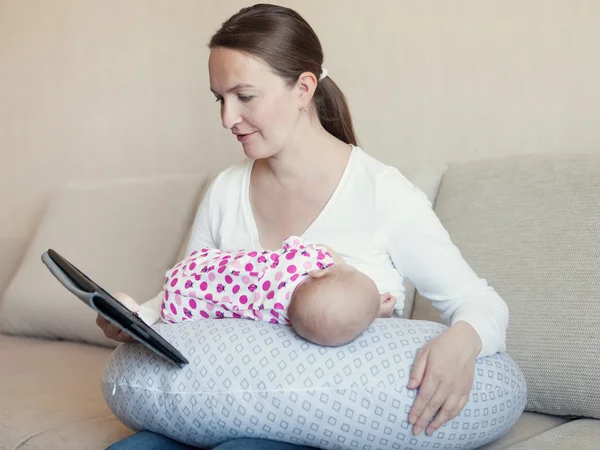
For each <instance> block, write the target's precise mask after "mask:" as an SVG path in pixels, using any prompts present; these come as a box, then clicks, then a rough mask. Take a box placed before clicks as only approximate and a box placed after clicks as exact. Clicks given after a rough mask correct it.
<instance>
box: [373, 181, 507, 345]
mask: <svg viewBox="0 0 600 450" xmlns="http://www.w3.org/2000/svg"><path fill="white" fill-rule="evenodd" d="M390 175H391V177H389V178H390V179H388V180H387V181H386V182H385V183H384V185H385V188H386V191H385V193H384V194H383V195H384V196H385V197H386V201H384V202H382V203H381V205H382V206H384V207H387V208H388V211H387V213H384V214H386V215H384V216H383V217H386V219H385V220H386V222H387V223H388V226H387V227H386V229H387V242H388V251H389V254H390V256H391V258H392V261H393V263H394V265H395V266H396V269H397V270H398V271H399V272H400V273H401V274H402V275H403V276H405V277H406V278H408V279H409V280H410V281H411V282H412V283H413V284H414V285H415V287H416V288H417V290H418V291H419V293H420V294H421V295H423V296H424V297H426V298H428V299H429V300H431V301H432V304H433V306H435V308H437V309H438V310H439V311H440V312H441V313H442V314H441V317H442V320H443V321H444V322H445V323H446V324H448V325H453V324H455V323H456V322H459V321H461V320H462V321H465V322H467V323H469V324H470V325H471V326H472V327H473V328H474V329H475V331H477V333H478V334H479V337H480V338H481V341H482V344H483V345H482V349H481V352H480V353H479V356H488V355H492V354H494V353H496V352H498V351H504V350H505V349H506V329H507V327H508V317H509V314H508V307H507V305H506V303H505V302H504V300H502V298H501V297H500V296H499V295H498V293H497V292H496V291H495V290H494V289H493V288H492V287H491V286H489V285H488V284H487V282H486V280H485V279H481V278H479V277H478V276H477V275H476V274H475V272H474V271H473V269H472V268H471V267H470V266H469V265H468V264H467V262H466V261H465V260H464V258H463V257H462V255H461V253H460V251H459V250H458V248H457V247H456V246H455V245H454V244H453V243H452V241H451V239H450V236H449V234H448V232H447V231H446V229H445V228H444V227H443V225H442V224H441V222H440V220H439V219H438V217H437V216H436V215H435V213H434V212H433V210H432V209H431V203H430V202H429V200H428V199H427V197H426V196H425V194H423V193H422V192H421V191H420V190H418V189H417V188H415V187H414V186H413V185H412V184H410V182H408V180H406V179H405V178H404V177H402V175H400V173H399V172H397V173H396V174H390ZM394 193H395V194H394ZM398 202H399V203H398ZM394 204H395V206H394ZM399 205H401V206H399Z"/></svg>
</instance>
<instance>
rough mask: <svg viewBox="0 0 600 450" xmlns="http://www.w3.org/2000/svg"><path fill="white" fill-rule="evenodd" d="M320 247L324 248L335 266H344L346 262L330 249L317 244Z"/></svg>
mask: <svg viewBox="0 0 600 450" xmlns="http://www.w3.org/2000/svg"><path fill="white" fill-rule="evenodd" d="M319 246H320V247H323V248H326V249H327V251H328V252H329V253H330V254H331V256H332V258H333V262H334V263H336V264H346V261H344V260H343V259H342V257H341V256H340V255H339V254H338V253H337V252H336V251H335V250H334V249H332V248H331V247H327V246H326V245H323V244H319Z"/></svg>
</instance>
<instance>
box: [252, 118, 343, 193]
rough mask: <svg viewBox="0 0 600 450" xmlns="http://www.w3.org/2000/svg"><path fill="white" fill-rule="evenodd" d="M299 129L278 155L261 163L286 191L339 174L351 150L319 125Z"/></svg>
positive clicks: (308, 124) (306, 125)
mask: <svg viewBox="0 0 600 450" xmlns="http://www.w3.org/2000/svg"><path fill="white" fill-rule="evenodd" d="M306 122H307V123H306V124H303V125H305V126H299V127H298V130H297V132H296V133H295V138H294V139H292V140H291V142H290V143H289V144H288V145H287V146H286V148H284V149H282V150H281V151H280V152H279V153H277V154H276V155H274V156H271V157H270V158H267V159H265V160H263V164H264V166H263V168H264V169H266V170H267V171H268V172H270V173H271V175H272V176H273V177H274V178H275V179H276V180H277V182H278V183H279V184H280V185H282V186H286V187H291V188H293V187H294V186H295V185H297V184H299V183H304V182H306V181H313V180H319V179H323V178H328V177H331V176H335V175H336V174H337V173H338V172H343V171H344V169H345V167H346V164H347V162H348V159H349V157H350V152H351V147H350V146H349V145H348V144H346V143H344V142H342V141H340V140H339V139H337V138H336V137H334V136H332V135H331V134H329V133H328V132H327V131H326V130H325V129H324V128H323V127H322V126H321V124H320V123H318V125H315V124H310V123H308V122H309V121H308V120H307V121H306Z"/></svg>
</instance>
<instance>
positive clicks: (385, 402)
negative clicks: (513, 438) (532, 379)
mask: <svg viewBox="0 0 600 450" xmlns="http://www.w3.org/2000/svg"><path fill="white" fill-rule="evenodd" d="M155 328H156V330H157V331H158V332H159V333H160V334H161V335H162V336H164V337H165V338H166V339H167V340H168V341H169V342H171V343H173V344H174V345H175V346H176V347H177V348H178V349H179V350H180V351H181V352H182V353H183V354H184V356H186V357H187V358H188V359H189V360H190V364H189V365H187V366H185V367H184V368H183V369H178V368H177V367H175V366H174V365H172V364H170V363H169V362H167V361H166V360H163V359H162V358H160V357H158V356H156V355H155V354H154V353H152V352H151V351H150V350H148V349H146V348H145V347H144V346H143V345H141V344H139V343H131V344H124V345H121V346H119V347H118V348H117V349H116V350H115V351H114V352H113V354H112V355H111V357H110V359H109V361H108V363H107V366H106V368H105V371H104V375H103V380H102V389H103V393H104V397H105V399H106V401H107V403H108V405H109V407H110V409H111V410H112V411H113V413H114V414H115V415H116V416H117V417H118V418H119V419H120V420H121V421H122V422H123V423H124V424H125V425H127V426H128V427H130V428H132V429H134V430H142V429H146V430H151V431H154V432H157V433H160V434H163V435H165V436H169V437H171V438H173V439H176V440H178V441H180V442H184V443H187V444H190V445H194V446H197V447H200V448H211V447H213V446H215V445H217V444H219V443H221V442H224V441H227V440H230V439H234V438H241V437H256V438H259V437H260V438H267V439H273V440H278V441H285V442H291V443H296V444H305V445H311V446H314V447H318V448H322V449H361V450H377V449H381V450H384V449H385V450H387V449H417V448H430V449H431V448H439V449H454V448H461V449H468V448H476V447H478V446H481V445H484V444H486V443H488V442H490V441H493V440H495V439H497V438H498V437H500V436H501V435H502V434H504V433H505V432H507V431H508V430H509V429H510V428H511V427H512V426H513V425H514V423H515V422H516V421H517V419H518V418H519V416H520V415H521V413H522V412H523V409H524V407H525V402H526V396H527V394H526V385H525V380H524V378H523V374H522V372H521V370H520V369H519V368H518V367H517V365H516V364H515V362H514V361H513V360H512V359H511V358H510V357H509V356H508V355H506V354H503V353H497V354H495V355H492V356H489V357H485V358H479V359H477V362H476V368H475V379H474V383H473V388H472V390H471V394H470V397H469V402H468V403H467V405H466V407H465V408H464V409H463V411H462V412H461V413H460V415H459V416H457V417H455V418H454V419H453V420H451V421H450V422H448V423H447V424H445V425H444V426H443V427H441V428H440V429H439V430H437V431H436V432H435V433H433V435H432V436H427V435H425V434H424V433H422V434H421V435H420V436H418V437H415V436H414V435H413V434H412V432H411V429H412V427H411V426H409V424H408V412H409V410H410V406H411V405H412V402H413V400H414V397H415V391H414V390H408V389H407V388H406V385H407V383H408V376H409V374H410V369H411V366H412V363H413V361H414V358H415V355H416V353H417V351H418V350H419V349H420V348H421V347H422V346H423V345H424V344H425V343H427V342H428V341H429V340H431V339H432V338H434V337H435V336H437V335H439V334H440V333H442V332H443V331H444V330H445V329H446V327H445V326H444V325H440V324H438V323H434V322H426V321H416V320H406V319H396V318H392V319H377V320H376V321H375V322H374V323H373V324H372V326H371V327H369V329H367V330H366V331H365V332H364V333H363V334H362V335H360V336H359V337H358V338H357V339H356V340H355V341H353V342H352V343H350V344H347V345H345V346H342V347H335V348H333V347H321V346H318V345H313V344H311V343H308V342H306V341H304V340H303V339H301V338H299V337H298V336H297V335H296V334H295V333H294V331H293V330H292V329H291V328H290V327H288V326H285V325H273V324H269V323H263V322H259V321H249V320H240V319H223V320H206V321H194V322H183V323H180V324H177V325H170V324H158V325H156V327H155Z"/></svg>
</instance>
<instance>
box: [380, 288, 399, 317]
mask: <svg viewBox="0 0 600 450" xmlns="http://www.w3.org/2000/svg"><path fill="white" fill-rule="evenodd" d="M379 298H380V305H379V317H384V318H389V317H392V314H393V313H394V306H395V305H396V302H397V301H398V299H397V298H396V297H394V296H393V295H392V294H390V293H389V292H386V293H385V294H381V296H380V297H379Z"/></svg>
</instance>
